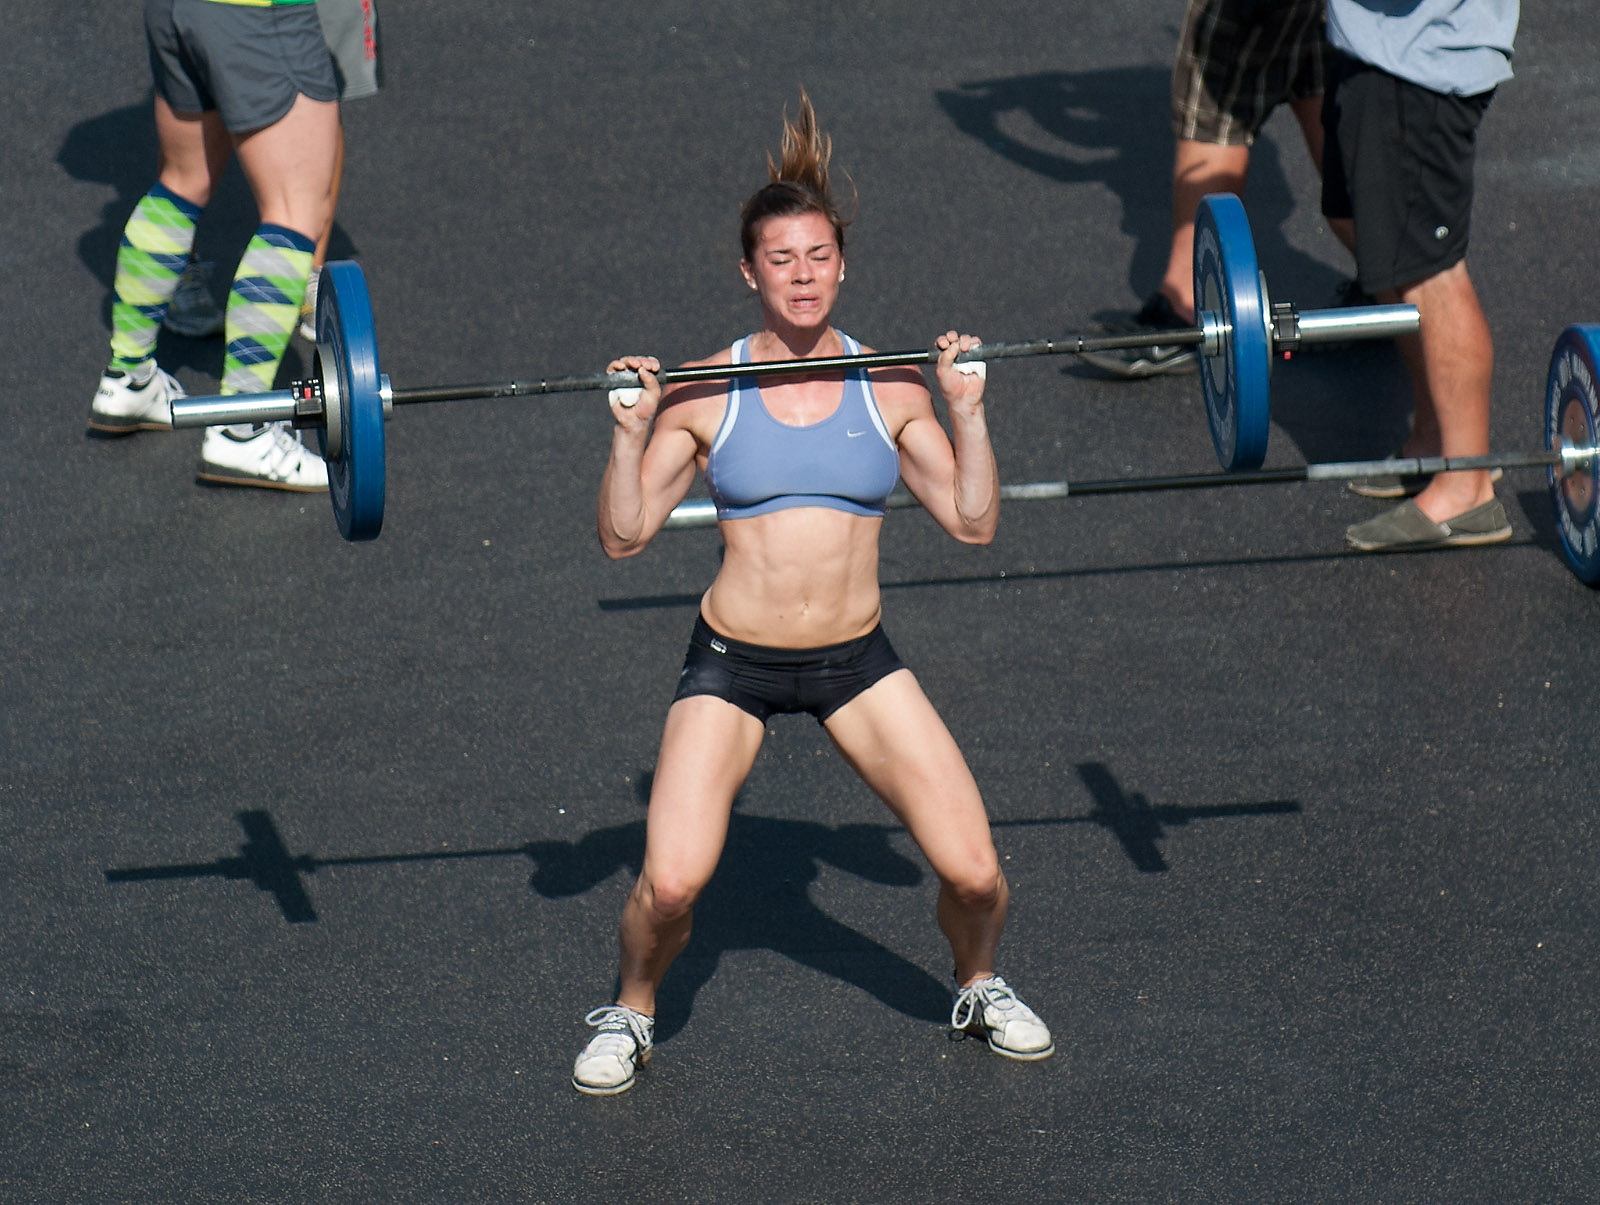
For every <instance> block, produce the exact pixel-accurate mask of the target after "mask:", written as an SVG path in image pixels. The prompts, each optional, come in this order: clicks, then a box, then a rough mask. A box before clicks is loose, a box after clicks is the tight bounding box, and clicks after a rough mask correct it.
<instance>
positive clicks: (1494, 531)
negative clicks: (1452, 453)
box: [1344, 498, 1511, 552]
mask: <svg viewBox="0 0 1600 1205" xmlns="http://www.w3.org/2000/svg"><path fill="white" fill-rule="evenodd" d="M1344 537H1345V541H1346V542H1347V543H1348V544H1349V545H1350V547H1351V548H1354V549H1355V550H1356V551H1357V552H1417V551H1421V550H1422V549H1424V548H1471V547H1475V546H1476V545H1479V544H1499V543H1501V542H1502V541H1504V540H1509V539H1510V538H1511V523H1510V521H1509V520H1508V519H1507V518H1506V509H1505V507H1503V506H1501V505H1500V499H1498V498H1490V499H1489V501H1487V502H1485V503H1482V504H1481V505H1479V506H1474V507H1473V508H1472V509H1471V510H1467V511H1463V512H1462V513H1461V514H1459V515H1456V516H1455V517H1454V518H1452V519H1446V520H1445V521H1444V522H1443V523H1435V522H1434V521H1433V520H1432V519H1430V518H1428V516H1427V515H1425V514H1423V513H1422V508H1421V507H1419V506H1418V505H1417V504H1416V502H1415V501H1414V500H1410V501H1406V502H1402V503H1401V504H1400V505H1399V506H1397V507H1395V508H1394V509H1393V510H1387V511H1384V512H1383V514H1381V515H1379V516H1378V517H1377V518H1376V519H1368V520H1367V521H1366V522H1365V523H1357V524H1355V525H1354V526H1353V527H1350V528H1349V529H1347V530H1346V531H1345V533H1344Z"/></svg>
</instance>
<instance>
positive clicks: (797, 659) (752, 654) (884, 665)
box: [672, 616, 905, 724]
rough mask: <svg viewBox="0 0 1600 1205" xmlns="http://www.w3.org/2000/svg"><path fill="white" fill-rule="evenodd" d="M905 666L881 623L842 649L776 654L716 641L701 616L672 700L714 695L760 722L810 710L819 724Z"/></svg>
mask: <svg viewBox="0 0 1600 1205" xmlns="http://www.w3.org/2000/svg"><path fill="white" fill-rule="evenodd" d="M904 668H905V665H904V663H902V662H901V660H900V658H899V657H898V656H897V655H896V654H895V651H894V646H893V645H891V644H890V643H889V638H888V637H887V636H885V635H884V634H883V627H882V626H881V625H880V626H878V627H875V628H873V629H872V631H870V632H868V633H867V634H866V635H865V636H862V637H860V638H858V639H856V640H846V641H845V642H844V643H843V644H826V645H823V646H822V647H821V648H814V649H779V648H768V647H767V646H766V645H761V644H746V643H744V642H743V641H742V640H733V639H731V638H729V637H727V636H723V635H720V634H718V633H717V632H716V631H715V630H714V629H713V628H712V627H711V625H710V624H708V623H707V622H706V621H705V617H704V616H697V617H696V618H695V621H694V634H693V635H691V636H690V637H689V651H688V653H687V654H686V655H685V656H684V659H683V672H682V673H681V674H679V675H678V692H677V694H675V695H673V697H672V701H673V702H674V703H676V702H677V701H678V700H679V699H687V698H690V697H692V696H694V695H713V696H715V697H716V698H719V699H724V700H726V701H727V702H729V703H732V704H733V705H734V706H735V707H737V708H739V710H741V711H747V712H749V713H750V714H751V715H753V716H755V717H756V719H758V720H760V721H761V722H762V723H763V724H765V723H766V722H767V719H768V717H770V716H772V715H775V714H779V713H782V712H798V711H808V712H810V713H811V714H812V715H814V716H816V717H817V720H818V721H819V722H821V721H823V720H826V719H827V718H828V717H829V716H831V715H832V714H833V713H834V712H836V711H838V710H839V708H841V707H843V706H844V705H845V704H846V703H848V702H850V700H851V699H853V698H855V697H856V696H857V695H859V694H860V693H861V692H862V691H864V690H866V689H867V687H869V686H871V685H873V684H874V683H876V682H878V681H879V680H880V679H882V678H886V677H888V676H889V675H890V674H892V673H894V671H895V670H897V669H904Z"/></svg>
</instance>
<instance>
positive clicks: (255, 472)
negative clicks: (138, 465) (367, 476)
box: [197, 423, 328, 493]
mask: <svg viewBox="0 0 1600 1205" xmlns="http://www.w3.org/2000/svg"><path fill="white" fill-rule="evenodd" d="M197 475H198V476H199V478H200V480H201V481H210V482H214V483H215V484H217V485H255V486H261V487H263V488H265V489H272V490H296V491H300V492H303V493H309V492H313V491H316V490H325V489H327V488H328V464H327V462H326V461H325V460H323V459H322V457H321V456H319V455H317V454H316V453H315V452H313V451H312V450H311V449H310V448H308V447H306V446H305V444H303V443H301V442H300V436H299V435H298V434H297V433H296V432H295V431H294V429H293V428H291V427H290V426H289V424H288V423H268V424H267V425H266V426H264V427H261V428H260V429H258V430H256V431H255V432H253V433H252V434H250V435H235V434H234V433H233V431H232V430H231V429H230V428H228V427H207V428H206V437H205V441H204V442H203V443H202V444H201V445H200V469H199V472H198V474H197Z"/></svg>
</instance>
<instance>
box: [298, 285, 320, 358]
mask: <svg viewBox="0 0 1600 1205" xmlns="http://www.w3.org/2000/svg"><path fill="white" fill-rule="evenodd" d="M321 275H322V269H321V268H312V269H311V275H310V276H309V277H308V278H307V280H306V298H305V300H304V301H302V302H301V303H300V328H299V335H300V337H301V338H302V339H304V340H305V341H306V342H307V343H315V342H316V341H317V278H318V277H320V276H321Z"/></svg>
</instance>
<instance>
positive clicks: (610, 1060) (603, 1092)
mask: <svg viewBox="0 0 1600 1205" xmlns="http://www.w3.org/2000/svg"><path fill="white" fill-rule="evenodd" d="M583 1020H584V1023H585V1024H588V1025H593V1026H594V1027H595V1028H596V1029H598V1030H599V1031H600V1032H599V1033H597V1034H595V1035H594V1037H592V1038H590V1039H589V1044H588V1045H587V1046H585V1047H584V1048H583V1051H582V1052H581V1053H580V1054H579V1055H578V1061H577V1062H576V1063H574V1064H573V1065H572V1086H573V1087H574V1088H576V1089H577V1090H578V1091H579V1092H587V1093H588V1094H589V1095H590V1096H615V1095H616V1094H617V1093H618V1092H626V1091H627V1090H628V1089H629V1088H631V1087H633V1079H634V1069H635V1067H636V1066H642V1065H644V1064H645V1063H648V1062H649V1061H650V1048H651V1047H652V1046H653V1045H654V1044H655V1031H656V1022H655V1018H654V1017H647V1016H645V1015H644V1014H643V1013H636V1012H634V1011H633V1009H631V1008H628V1007H626V1006H625V1005H621V1004H608V1005H607V1006H606V1007H605V1008H597V1009H595V1010H594V1011H593V1012H592V1013H590V1014H589V1015H588V1016H587V1017H585V1018H584V1019H583Z"/></svg>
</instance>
